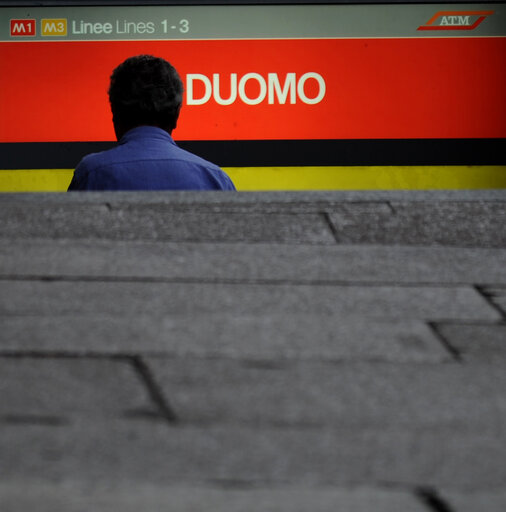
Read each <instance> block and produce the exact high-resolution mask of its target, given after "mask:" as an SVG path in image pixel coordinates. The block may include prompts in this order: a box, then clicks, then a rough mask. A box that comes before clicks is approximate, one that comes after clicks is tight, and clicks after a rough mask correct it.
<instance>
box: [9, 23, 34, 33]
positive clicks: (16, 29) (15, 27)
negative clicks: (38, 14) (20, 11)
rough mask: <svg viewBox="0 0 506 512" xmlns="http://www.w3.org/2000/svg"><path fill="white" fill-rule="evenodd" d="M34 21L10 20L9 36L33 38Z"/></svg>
mask: <svg viewBox="0 0 506 512" xmlns="http://www.w3.org/2000/svg"><path fill="white" fill-rule="evenodd" d="M34 35H35V20H11V36H12V37H19V36H34Z"/></svg>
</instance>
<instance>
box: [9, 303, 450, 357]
mask: <svg viewBox="0 0 506 512" xmlns="http://www.w3.org/2000/svg"><path fill="white" fill-rule="evenodd" d="M0 325H1V332H0V340H1V341H0V353H2V352H3V353H19V352H23V351H26V352H36V353H43V352H44V351H48V352H60V353H67V354H76V355H79V354H87V353H96V354H117V355H121V354H158V355H163V354H165V355H173V356H182V357H190V356H197V357H215V356H218V357H227V358H235V359H238V358H247V359H252V360H269V359H272V360H278V359H281V360H295V359H302V360H322V361H339V360H375V361H379V360H383V361H395V362H399V363H401V362H409V361H427V362H428V361H430V362H441V361H448V360H451V359H452V354H451V352H449V351H448V350H447V349H446V348H445V347H444V346H443V344H442V343H441V341H440V339H439V337H438V336H437V335H436V333H435V332H434V331H433V330H432V329H431V328H430V327H429V326H428V325H426V324H425V323H423V322H422V321H419V320H402V319H396V320H395V321H389V320H387V319H383V320H382V319H371V318H364V317H356V316H355V317H353V316H349V317H346V318H341V317H340V316H338V315H330V314H318V313H313V314H307V313H297V314H287V313H280V314H276V313H271V312H266V313H264V314H258V315H247V314H246V315H245V314H234V315H230V314H228V313H227V312H224V313H211V314H209V313H205V314H199V315H197V316H195V317H193V318H191V319H189V318H188V316H187V315H185V314H176V315H165V316H164V315H161V316H149V315H140V314H138V315H131V316H130V315H125V316H121V315H116V316H114V315H103V314H97V315H95V314H93V315H81V314H72V315H66V316H62V315H57V314H55V315H44V314H42V315H36V316H26V315H22V316H19V315H10V316H3V317H0Z"/></svg>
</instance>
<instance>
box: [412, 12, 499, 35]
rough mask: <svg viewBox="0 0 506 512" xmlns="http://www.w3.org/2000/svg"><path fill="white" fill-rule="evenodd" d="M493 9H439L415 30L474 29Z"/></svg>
mask: <svg viewBox="0 0 506 512" xmlns="http://www.w3.org/2000/svg"><path fill="white" fill-rule="evenodd" d="M492 14H494V11H439V12H437V13H436V14H434V16H432V18H431V19H430V20H429V21H427V23H425V25H421V26H420V27H418V29H417V30H474V29H475V28H476V27H477V26H478V25H480V24H481V23H482V22H483V20H484V19H485V18H486V17H487V16H491V15H492Z"/></svg>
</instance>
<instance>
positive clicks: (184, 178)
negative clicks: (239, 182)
mask: <svg viewBox="0 0 506 512" xmlns="http://www.w3.org/2000/svg"><path fill="white" fill-rule="evenodd" d="M68 189H69V190H235V187H234V184H233V183H232V181H231V180H230V178H229V177H228V176H227V175H226V174H225V173H224V172H223V171H222V170H221V169H220V168H219V167H218V166H216V165H214V164H212V163H211V162H208V161H207V160H204V159H203V158H200V157H198V156H197V155H194V154H192V153H189V152H188V151H185V150H184V149H181V148H179V147H178V146H176V144H175V142H174V141H173V140H172V137H171V136H170V135H169V134H168V133H167V132H166V131H165V130H162V129H161V128H157V127H156V126H138V127H137V128H133V129H132V130H129V131H128V132H127V133H125V135H123V137H122V138H121V140H120V141H119V144H118V146H116V147H114V148H112V149H109V150H107V151H102V152H100V153H92V154H90V155H87V156H85V157H84V158H83V159H82V160H81V161H80V162H79V164H78V166H77V167H76V170H75V171H74V177H73V178H72V182H71V183H70V186H69V188H68Z"/></svg>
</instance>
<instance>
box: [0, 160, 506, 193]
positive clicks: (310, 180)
mask: <svg viewBox="0 0 506 512" xmlns="http://www.w3.org/2000/svg"><path fill="white" fill-rule="evenodd" d="M224 170H225V171H226V172H227V174H228V175H229V176H230V177H231V178H232V181H233V182H234V183H235V186H236V187H237V189H238V190H244V191H246V190H395V189H408V190H429V189H479V188H506V166H504V165H502V166H501V165H476V166H370V167H225V168H224ZM72 173H73V170H72V169H16V170H0V192H63V191H65V190H67V187H68V185H69V183H70V180H71V179H72Z"/></svg>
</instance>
